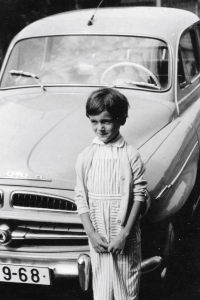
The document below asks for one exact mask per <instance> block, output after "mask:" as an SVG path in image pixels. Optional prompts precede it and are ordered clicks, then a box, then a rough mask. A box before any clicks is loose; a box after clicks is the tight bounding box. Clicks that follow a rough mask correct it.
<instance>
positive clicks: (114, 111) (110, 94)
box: [86, 88, 129, 125]
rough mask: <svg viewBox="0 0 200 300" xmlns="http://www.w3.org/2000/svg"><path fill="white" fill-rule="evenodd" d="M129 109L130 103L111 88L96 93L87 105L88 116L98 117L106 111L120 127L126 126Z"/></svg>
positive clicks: (90, 97)
mask: <svg viewBox="0 0 200 300" xmlns="http://www.w3.org/2000/svg"><path fill="white" fill-rule="evenodd" d="M128 109H129V102H128V100H127V98H126V97H125V96H124V95H123V94H121V93H120V92H119V91H117V90H114V89H111V88H104V89H99V90H97V91H94V92H93V93H92V94H91V95H90V96H89V98H88V100H87V103H86V116H87V117H89V116H96V115H99V114H101V113H102V112H103V111H105V110H106V111H107V112H109V114H110V115H111V116H112V117H113V118H114V119H115V120H117V121H119V123H120V125H124V124H125V122H126V118H127V117H128Z"/></svg>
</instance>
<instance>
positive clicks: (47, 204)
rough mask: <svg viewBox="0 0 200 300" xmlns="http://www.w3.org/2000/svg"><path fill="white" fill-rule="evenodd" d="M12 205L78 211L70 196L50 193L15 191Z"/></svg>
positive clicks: (15, 206)
mask: <svg viewBox="0 0 200 300" xmlns="http://www.w3.org/2000/svg"><path fill="white" fill-rule="evenodd" d="M11 205H12V206H13V207H14V208H20V209H22V208H23V209H34V210H53V211H63V212H67V213H69V212H76V211H77V208H76V204H75V203H74V201H73V200H71V199H68V198H64V197H63V198H62V197H57V196H54V195H49V194H40V193H31V192H23V191H15V192H13V193H12V194H11Z"/></svg>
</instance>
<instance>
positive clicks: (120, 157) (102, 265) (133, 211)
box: [75, 88, 146, 300]
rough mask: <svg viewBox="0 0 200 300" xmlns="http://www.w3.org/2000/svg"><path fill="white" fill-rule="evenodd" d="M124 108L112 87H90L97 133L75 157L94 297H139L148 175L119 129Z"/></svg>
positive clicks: (124, 101)
mask: <svg viewBox="0 0 200 300" xmlns="http://www.w3.org/2000/svg"><path fill="white" fill-rule="evenodd" d="M128 108H129V103H128V100H127V99H126V97H125V96H124V95H122V94H121V93H120V92H118V91H117V90H114V89H110V88H105V89H101V90H97V91H95V92H93V93H92V94H91V95H90V97H89V98H88V100H87V104H86V115H87V117H88V118H89V119H90V122H91V125H92V129H93V131H94V133H95V134H96V138H95V139H94V140H93V143H92V145H90V146H89V147H87V148H86V149H85V150H84V151H83V152H82V153H81V154H80V155H79V157H78V161H77V164H76V172H77V186H76V189H75V192H76V196H75V201H76V204H77V208H78V213H79V215H80V217H81V220H82V222H83V225H84V228H85V231H86V233H87V235H88V237H89V246H90V253H91V262H92V273H93V292H94V300H113V299H115V300H133V299H134V300H135V299H137V297H138V289H139V275H140V261H141V253H140V228H139V218H140V215H141V212H142V209H143V205H144V201H145V195H146V181H144V180H143V173H144V165H143V163H142V161H141V159H140V156H139V153H138V152H137V150H136V149H134V148H133V147H132V146H131V145H129V144H127V143H126V142H125V141H124V139H123V137H122V136H121V134H120V132H119V130H120V126H122V125H124V124H125V122H126V118H127V117H128Z"/></svg>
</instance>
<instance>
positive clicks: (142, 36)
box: [0, 32, 173, 93]
mask: <svg viewBox="0 0 200 300" xmlns="http://www.w3.org/2000/svg"><path fill="white" fill-rule="evenodd" d="M79 35H83V36H85V35H90V36H92V35H99V36H126V37H141V38H149V39H156V40H159V41H161V42H163V43H165V44H166V46H167V48H168V56H169V57H168V85H167V87H166V88H165V89H162V90H151V89H148V88H141V87H123V86H120V87H119V88H122V89H129V90H134V89H136V90H142V91H145V92H156V93H157V92H159V93H163V92H167V91H168V90H170V89H171V87H172V60H173V57H172V49H171V46H170V43H168V42H167V41H166V40H164V39H163V38H161V37H158V36H153V35H150V36H147V35H142V34H139V35H137V34H134V35H133V34H130V33H127V34H113V33H109V34H108V33H95V32H94V33H70V34H69V33H67V34H58V35H55V34H52V35H47V36H43V35H40V36H30V37H26V38H20V39H19V40H16V41H15V43H13V45H12V47H11V48H10V50H9V53H8V56H7V57H6V61H5V63H4V64H3V68H2V70H1V76H0V90H12V89H20V88H32V87H38V85H36V84H30V85H20V86H10V87H1V81H2V78H3V76H4V72H5V70H6V67H7V64H8V61H9V59H10V56H11V54H12V51H13V49H14V47H15V46H16V44H18V43H19V42H20V41H23V40H27V39H30V38H37V37H39V38H45V37H51V36H79ZM45 86H48V87H53V86H92V87H93V85H84V84H82V85H80V84H69V85H67V84H57V83H56V84H45ZM94 86H97V87H101V85H94Z"/></svg>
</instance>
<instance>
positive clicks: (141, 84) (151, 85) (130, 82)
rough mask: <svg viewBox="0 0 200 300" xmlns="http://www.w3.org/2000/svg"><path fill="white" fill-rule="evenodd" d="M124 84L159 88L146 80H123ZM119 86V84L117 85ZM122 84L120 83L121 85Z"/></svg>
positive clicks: (159, 88)
mask: <svg viewBox="0 0 200 300" xmlns="http://www.w3.org/2000/svg"><path fill="white" fill-rule="evenodd" d="M124 83H125V84H130V85H136V86H139V87H148V88H152V89H155V90H161V87H159V86H157V85H155V84H153V83H147V82H142V81H141V82H138V81H131V80H130V81H125V82H124ZM117 86H119V85H117ZM121 86H122V85H121Z"/></svg>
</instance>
